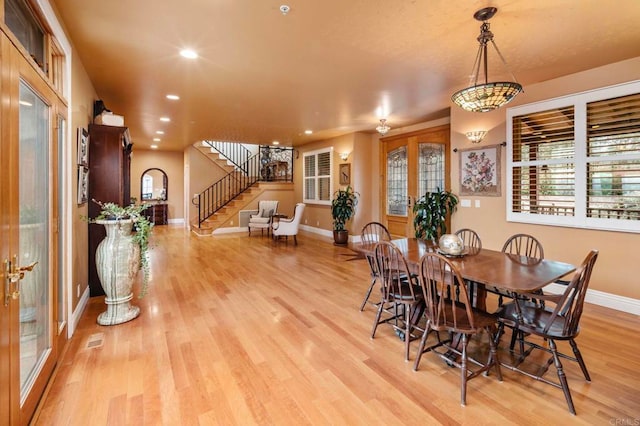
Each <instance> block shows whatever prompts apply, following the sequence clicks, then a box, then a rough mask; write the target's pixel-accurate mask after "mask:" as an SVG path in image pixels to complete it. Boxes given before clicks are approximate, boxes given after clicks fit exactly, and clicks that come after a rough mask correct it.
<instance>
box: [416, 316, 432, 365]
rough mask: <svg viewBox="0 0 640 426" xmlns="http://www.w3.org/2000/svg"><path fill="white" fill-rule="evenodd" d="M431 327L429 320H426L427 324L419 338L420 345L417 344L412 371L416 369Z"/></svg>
mask: <svg viewBox="0 0 640 426" xmlns="http://www.w3.org/2000/svg"><path fill="white" fill-rule="evenodd" d="M430 327H431V321H430V320H427V324H426V325H425V327H424V333H423V334H422V338H421V339H420V345H418V352H417V353H416V360H415V362H414V363H413V371H418V365H419V364H420V359H421V358H422V354H423V352H424V345H425V344H426V343H427V337H429V333H430V332H431V330H430Z"/></svg>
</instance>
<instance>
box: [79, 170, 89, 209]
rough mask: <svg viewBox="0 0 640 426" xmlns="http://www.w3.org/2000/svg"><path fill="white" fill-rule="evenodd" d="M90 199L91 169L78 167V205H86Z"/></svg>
mask: <svg viewBox="0 0 640 426" xmlns="http://www.w3.org/2000/svg"><path fill="white" fill-rule="evenodd" d="M88 199H89V169H88V168H87V167H84V166H78V205H82V204H84V203H86V202H87V201H88Z"/></svg>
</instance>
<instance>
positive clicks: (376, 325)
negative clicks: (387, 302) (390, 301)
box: [371, 302, 384, 339]
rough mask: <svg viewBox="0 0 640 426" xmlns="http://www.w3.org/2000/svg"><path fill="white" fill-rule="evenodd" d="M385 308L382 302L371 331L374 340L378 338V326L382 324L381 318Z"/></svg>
mask: <svg viewBox="0 0 640 426" xmlns="http://www.w3.org/2000/svg"><path fill="white" fill-rule="evenodd" d="M383 308H384V303H383V302H380V305H379V306H378V312H376V319H375V320H373V330H371V338H372V339H373V338H374V337H375V336H376V329H377V328H378V324H379V323H380V316H381V315H382V310H383Z"/></svg>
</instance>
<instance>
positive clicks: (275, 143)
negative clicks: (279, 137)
mask: <svg viewBox="0 0 640 426" xmlns="http://www.w3.org/2000/svg"><path fill="white" fill-rule="evenodd" d="M271 143H272V144H273V145H280V142H278V141H273V142H271Z"/></svg>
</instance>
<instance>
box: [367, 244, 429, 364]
mask: <svg viewBox="0 0 640 426" xmlns="http://www.w3.org/2000/svg"><path fill="white" fill-rule="evenodd" d="M374 253H375V259H376V268H377V270H378V273H379V279H380V283H381V284H382V300H381V301H380V303H379V304H378V311H377V312H376V317H375V320H374V322H373V330H372V331H371V338H372V339H373V338H374V337H375V335H376V330H377V328H378V325H379V324H382V323H387V324H390V325H391V326H392V327H393V329H394V331H396V334H398V335H399V336H401V337H402V336H403V339H404V343H405V361H408V360H409V346H410V344H411V341H412V340H414V339H415V336H414V335H413V334H412V333H413V331H414V329H415V330H419V331H422V330H420V329H419V328H418V325H417V322H416V323H414V322H413V321H412V318H416V315H415V312H416V310H418V309H421V307H423V306H424V305H423V304H422V290H421V289H420V285H419V283H418V282H417V280H416V279H415V278H413V277H412V276H411V274H410V273H409V266H408V265H407V261H406V259H405V258H404V256H403V255H402V252H401V251H400V249H398V248H397V247H396V246H394V245H393V244H392V243H390V242H388V241H381V242H379V243H377V244H376V246H375V250H374ZM383 313H384V314H385V315H384V316H383Z"/></svg>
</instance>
